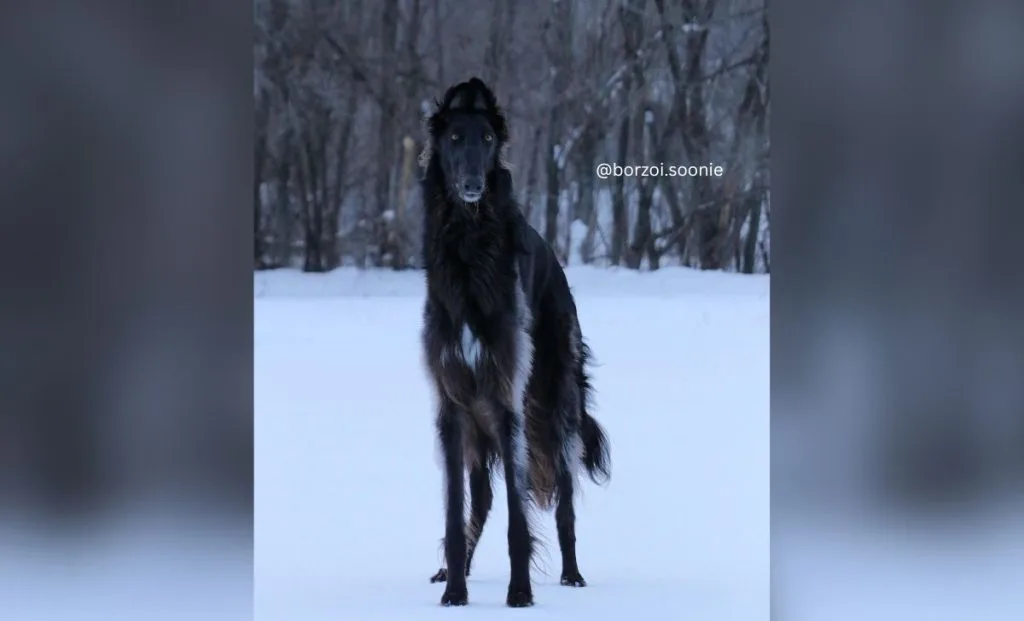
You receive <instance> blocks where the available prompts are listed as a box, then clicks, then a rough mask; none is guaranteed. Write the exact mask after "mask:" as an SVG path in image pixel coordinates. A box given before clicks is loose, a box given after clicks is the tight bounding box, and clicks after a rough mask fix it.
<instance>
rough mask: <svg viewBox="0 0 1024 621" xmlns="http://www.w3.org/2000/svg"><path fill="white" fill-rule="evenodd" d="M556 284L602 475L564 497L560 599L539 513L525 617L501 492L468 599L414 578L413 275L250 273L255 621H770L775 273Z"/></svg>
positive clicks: (597, 278) (552, 540) (426, 434)
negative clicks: (588, 370) (606, 474)
mask: <svg viewBox="0 0 1024 621" xmlns="http://www.w3.org/2000/svg"><path fill="white" fill-rule="evenodd" d="M568 273H569V280H570V282H571V284H572V285H573V288H574V291H575V293H576V296H577V303H578V306H579V310H580V321H581V323H582V326H583V331H584V334H585V336H586V337H587V339H588V340H589V342H590V344H591V346H592V348H593V350H594V354H595V357H596V358H597V363H598V365H599V366H597V367H596V368H595V369H594V382H595V387H596V389H597V395H596V402H597V407H596V409H595V411H594V412H593V413H594V415H595V416H596V417H597V418H598V420H599V421H600V422H601V423H602V424H603V425H604V426H605V427H606V429H607V431H608V433H609V436H610V438H611V445H612V460H613V476H612V481H611V484H610V485H609V486H608V487H606V488H600V487H597V486H594V485H593V484H591V483H589V482H588V483H586V484H585V485H584V489H583V497H582V498H581V499H580V500H579V501H578V503H577V537H578V554H579V560H580V568H581V571H582V573H583V575H584V576H585V577H586V579H587V580H588V582H589V586H587V587H586V588H584V589H570V588H567V587H562V586H559V584H558V575H559V571H560V560H559V554H558V542H557V538H556V536H555V531H554V518H553V516H552V515H549V514H545V515H542V516H539V519H537V520H536V523H537V524H539V525H540V526H541V530H540V533H539V534H540V536H541V537H542V540H543V541H544V546H543V549H542V552H541V563H542V565H543V566H544V567H545V569H546V573H539V572H535V573H534V576H533V577H534V598H535V601H536V605H535V606H534V607H533V608H531V609H528V610H526V611H522V610H512V609H508V608H506V607H505V606H504V600H505V590H506V586H507V582H508V556H507V553H506V546H505V542H506V539H505V529H506V525H507V520H506V511H505V506H504V502H503V499H504V493H503V491H502V490H501V489H500V486H501V485H502V482H501V481H500V479H499V480H498V481H497V483H496V485H497V489H496V490H495V508H494V511H493V512H492V514H491V519H490V521H489V522H488V525H487V527H486V529H485V531H484V535H483V539H482V541H481V544H480V547H479V549H478V552H477V555H476V558H475V561H474V571H473V575H472V576H471V577H470V579H469V598H470V605H469V606H468V607H466V608H462V609H446V608H442V607H441V606H440V605H439V600H440V597H441V592H442V590H443V585H440V584H430V583H429V577H430V575H431V574H433V573H434V572H435V571H436V570H437V568H438V567H439V563H440V560H441V554H440V548H439V543H440V537H441V534H442V527H443V513H442V498H441V473H440V469H439V467H438V459H437V449H436V444H435V441H434V430H433V411H432V399H431V395H430V392H429V388H428V385H427V382H426V377H425V375H424V372H423V370H422V367H421V364H420V352H419V348H418V343H419V341H418V334H419V329H420V325H421V324H420V311H421V305H422V296H423V281H422V274H421V273H418V272H410V273H390V272H363V273H360V272H356V271H353V270H338V271H336V272H333V273H331V274H326V275H304V274H300V273H297V272H294V271H276V272H267V273H258V274H256V275H255V276H254V295H255V298H256V299H255V325H254V330H255V334H254V338H255V369H254V373H255V422H254V424H255V430H254V431H255V443H256V444H255V454H256V464H255V467H256V471H255V503H256V504H255V516H254V519H255V529H256V530H255V607H256V616H257V618H258V619H265V620H270V619H275V620H281V621H307V620H320V619H323V620H328V619H329V620H331V621H337V620H352V621H375V620H378V621H399V620H401V621H405V620H407V619H417V620H419V619H442V618H443V619H449V618H456V617H457V618H466V617H467V616H468V617H472V618H482V617H485V616H489V615H496V616H515V615H520V616H530V617H533V618H545V619H553V618H555V617H558V618H561V619H569V620H571V619H588V620H590V621H593V620H595V619H614V620H620V619H627V618H644V619H701V620H707V621H712V620H713V621H732V620H743V621H752V620H759V619H767V618H768V605H769V576H770V569H769V567H770V562H769V551H770V543H769V537H770V528H769V467H770V466H769V348H768V343H769V279H768V278H767V277H765V276H752V277H751V276H739V275H728V274H720V273H700V272H695V271H691V270H685V269H677V268H673V269H665V270H661V271H659V272H655V273H649V274H637V273H633V272H627V271H616V270H597V269H588V268H572V269H570V270H569V271H568Z"/></svg>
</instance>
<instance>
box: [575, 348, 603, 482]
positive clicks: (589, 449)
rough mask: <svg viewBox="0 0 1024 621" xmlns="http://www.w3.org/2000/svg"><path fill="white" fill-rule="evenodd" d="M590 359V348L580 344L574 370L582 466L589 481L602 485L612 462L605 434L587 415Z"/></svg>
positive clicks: (589, 389) (592, 418) (590, 388)
mask: <svg viewBox="0 0 1024 621" xmlns="http://www.w3.org/2000/svg"><path fill="white" fill-rule="evenodd" d="M590 357H591V354H590V348H589V347H588V346H587V344H586V343H582V342H581V343H580V362H579V366H578V367H577V368H576V381H577V383H578V384H579V387H580V439H581V440H582V441H583V466H584V467H585V468H586V469H587V474H588V475H589V476H590V479H591V480H592V481H593V482H594V483H597V484H598V485H602V484H604V483H607V482H608V481H609V480H610V479H611V476H612V461H611V452H610V450H609V447H608V436H607V434H605V432H604V429H602V428H601V425H600V424H598V422H597V421H596V420H594V417H593V416H591V415H590V414H588V413H587V410H588V409H589V407H588V406H589V404H590V393H591V391H592V387H591V385H590V376H589V375H587V363H588V362H589V361H590Z"/></svg>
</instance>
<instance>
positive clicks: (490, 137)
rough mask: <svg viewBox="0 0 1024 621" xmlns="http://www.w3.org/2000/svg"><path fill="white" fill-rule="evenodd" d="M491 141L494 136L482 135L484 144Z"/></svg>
mask: <svg viewBox="0 0 1024 621" xmlns="http://www.w3.org/2000/svg"><path fill="white" fill-rule="evenodd" d="M492 140H494V136H492V135H490V134H484V141H485V142H490V141H492Z"/></svg>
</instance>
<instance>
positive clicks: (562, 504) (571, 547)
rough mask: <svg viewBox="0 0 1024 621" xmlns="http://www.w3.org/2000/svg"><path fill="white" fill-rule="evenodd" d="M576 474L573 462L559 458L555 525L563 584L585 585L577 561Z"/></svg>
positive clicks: (556, 479)
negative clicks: (574, 497)
mask: <svg viewBox="0 0 1024 621" xmlns="http://www.w3.org/2000/svg"><path fill="white" fill-rule="evenodd" d="M574 479H575V476H574V474H573V470H572V467H571V464H569V463H567V460H566V459H565V458H564V457H563V458H562V459H559V463H558V472H557V474H556V475H555V485H556V486H557V489H558V505H557V506H556V507H555V525H556V527H557V529H558V547H559V548H561V551H562V578H561V583H562V585H563V586H572V587H583V586H587V581H586V580H584V579H583V576H582V575H581V574H580V568H579V565H578V564H577V563H576V511H575V509H574V508H573V493H574V491H575V489H574V486H575V480H574Z"/></svg>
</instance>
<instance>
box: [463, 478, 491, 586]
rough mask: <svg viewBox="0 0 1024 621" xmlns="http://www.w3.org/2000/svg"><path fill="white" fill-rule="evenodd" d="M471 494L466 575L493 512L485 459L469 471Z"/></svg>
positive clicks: (467, 532) (467, 530)
mask: <svg viewBox="0 0 1024 621" xmlns="http://www.w3.org/2000/svg"><path fill="white" fill-rule="evenodd" d="M469 496H470V499H471V501H470V502H471V506H470V513H469V526H468V527H467V529H466V539H467V540H468V545H469V549H468V550H467V552H466V575H467V576H468V575H469V570H470V568H471V566H472V565H473V553H474V552H476V546H477V544H478V543H480V536H481V535H482V534H483V532H484V524H486V523H487V516H488V514H489V513H490V512H491V504H492V503H493V502H494V490H492V489H491V469H490V468H489V467H488V466H487V462H486V461H485V460H481V465H480V466H477V467H476V468H473V469H472V470H470V472H469Z"/></svg>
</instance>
